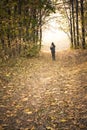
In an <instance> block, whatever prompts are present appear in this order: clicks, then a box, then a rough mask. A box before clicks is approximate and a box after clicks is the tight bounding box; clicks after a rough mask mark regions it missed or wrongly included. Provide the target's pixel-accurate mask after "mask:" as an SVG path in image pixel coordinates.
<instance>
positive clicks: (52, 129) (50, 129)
mask: <svg viewBox="0 0 87 130" xmlns="http://www.w3.org/2000/svg"><path fill="white" fill-rule="evenodd" d="M46 130H54V128H52V127H50V126H47V127H46Z"/></svg>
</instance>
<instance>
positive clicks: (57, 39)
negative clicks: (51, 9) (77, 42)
mask: <svg viewBox="0 0 87 130" xmlns="http://www.w3.org/2000/svg"><path fill="white" fill-rule="evenodd" d="M56 19H57V17H55V18H53V19H51V20H49V21H48V22H47V24H45V25H44V27H43V33H42V50H43V51H50V50H49V47H50V44H51V42H54V44H55V45H56V50H57V51H60V50H66V49H69V48H70V39H69V37H68V35H67V34H66V33H65V32H64V31H62V30H61V29H60V28H59V24H58V23H57V21H56Z"/></svg>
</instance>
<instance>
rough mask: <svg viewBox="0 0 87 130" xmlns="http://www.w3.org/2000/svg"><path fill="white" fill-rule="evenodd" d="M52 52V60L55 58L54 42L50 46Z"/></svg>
mask: <svg viewBox="0 0 87 130" xmlns="http://www.w3.org/2000/svg"><path fill="white" fill-rule="evenodd" d="M50 50H51V54H52V60H55V45H54V43H53V42H52V43H51V46H50Z"/></svg>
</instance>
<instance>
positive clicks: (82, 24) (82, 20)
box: [80, 0, 85, 49]
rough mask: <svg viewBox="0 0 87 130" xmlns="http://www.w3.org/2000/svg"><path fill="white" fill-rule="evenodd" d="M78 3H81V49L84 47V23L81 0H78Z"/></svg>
mask: <svg viewBox="0 0 87 130" xmlns="http://www.w3.org/2000/svg"><path fill="white" fill-rule="evenodd" d="M80 4H81V27H82V47H83V49H85V25H84V7H83V0H80Z"/></svg>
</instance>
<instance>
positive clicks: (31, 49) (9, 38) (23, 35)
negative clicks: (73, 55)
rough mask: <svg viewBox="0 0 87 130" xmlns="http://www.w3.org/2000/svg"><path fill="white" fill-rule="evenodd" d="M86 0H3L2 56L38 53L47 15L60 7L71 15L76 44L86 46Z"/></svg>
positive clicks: (70, 26)
mask: <svg viewBox="0 0 87 130" xmlns="http://www.w3.org/2000/svg"><path fill="white" fill-rule="evenodd" d="M86 8H87V2H86V0H73V1H72V0H61V1H60V0H54V1H51V0H35V1H32V0H23V1H21V0H13V1H12V0H3V1H1V2H0V50H1V51H0V53H1V54H0V57H1V58H4V59H7V58H10V57H12V56H13V57H15V56H18V55H22V56H27V55H29V56H35V55H36V54H37V53H38V52H39V51H40V49H41V43H42V31H43V30H42V26H43V25H44V24H45V19H46V18H47V17H48V16H49V15H50V14H51V13H56V10H58V11H59V12H60V13H61V14H62V15H63V17H66V18H67V22H68V29H67V31H69V32H70V38H71V47H72V48H75V49H77V48H83V49H85V48H86V46H87V45H86V41H87V40H86V39H87V38H86V37H87V23H86V19H87V9H86Z"/></svg>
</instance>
